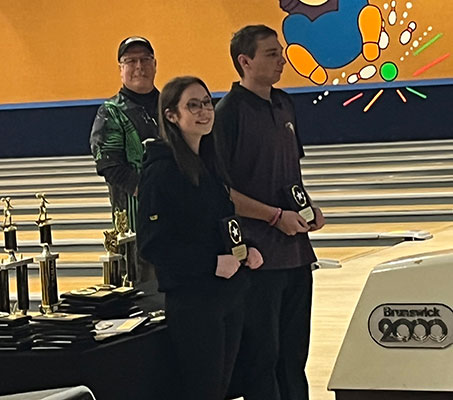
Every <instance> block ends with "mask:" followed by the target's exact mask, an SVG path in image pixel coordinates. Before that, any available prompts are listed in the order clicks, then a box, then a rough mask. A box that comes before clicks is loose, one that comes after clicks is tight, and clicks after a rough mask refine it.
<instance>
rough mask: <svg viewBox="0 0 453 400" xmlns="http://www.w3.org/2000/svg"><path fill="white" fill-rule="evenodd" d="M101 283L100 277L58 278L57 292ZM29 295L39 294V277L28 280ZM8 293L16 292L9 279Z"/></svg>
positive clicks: (12, 282) (13, 280)
mask: <svg viewBox="0 0 453 400" xmlns="http://www.w3.org/2000/svg"><path fill="white" fill-rule="evenodd" d="M101 283H102V276H58V292H59V293H64V292H68V291H69V290H74V289H79V288H83V287H87V286H93V285H98V284H101ZM28 285H29V290H30V293H33V294H40V293H41V283H40V280H39V276H37V275H33V276H29V278H28ZM9 290H10V293H15V292H16V290H17V285H16V279H14V278H13V279H10V286H9Z"/></svg>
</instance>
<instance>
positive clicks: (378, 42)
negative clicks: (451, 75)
mask: <svg viewBox="0 0 453 400" xmlns="http://www.w3.org/2000/svg"><path fill="white" fill-rule="evenodd" d="M419 3H420V2H418V3H417V2H416V5H418V4H419ZM280 7H281V9H282V10H284V11H285V12H287V13H288V15H287V16H286V17H285V18H284V20H283V23H282V32H283V36H284V39H285V41H286V43H287V46H286V49H285V52H286V57H287V59H288V61H289V63H290V64H291V66H292V68H293V69H294V70H295V71H296V72H297V73H298V74H299V75H300V76H301V77H303V79H304V80H306V81H309V82H311V84H313V85H317V86H320V87H322V86H324V85H325V86H326V85H333V86H336V85H338V84H342V85H355V84H357V83H358V82H365V81H368V80H372V79H373V82H383V83H388V82H393V81H395V80H396V79H397V78H398V76H399V72H400V70H403V69H405V68H406V64H409V63H407V62H406V63H405V61H406V60H407V59H408V58H409V57H416V56H417V55H419V54H420V53H422V52H423V51H425V50H426V49H428V48H430V47H431V46H434V45H435V44H436V43H437V42H438V41H439V40H440V39H441V38H442V37H443V33H442V32H436V30H435V29H434V28H433V26H432V25H430V21H429V15H428V14H424V15H425V16H427V17H426V18H424V20H423V21H422V20H418V19H415V18H411V11H412V10H413V8H414V7H415V5H414V2H413V1H407V0H401V1H400V0H392V1H388V2H384V3H381V4H380V5H377V4H373V3H372V2H369V1H367V0H353V1H352V0H280ZM425 7H426V4H425ZM392 47H393V53H392V54H393V56H391V57H390V58H389V57H388V56H386V52H387V50H388V49H391V48H392ZM395 48H397V49H398V50H397V51H398V52H399V53H400V56H399V57H395V54H396V53H395ZM432 54H433V56H432V59H431V61H430V62H428V63H426V64H420V65H418V64H417V62H415V63H414V61H413V60H411V63H410V65H408V67H407V68H410V69H411V70H410V74H411V75H412V78H417V77H419V76H420V77H423V74H424V73H425V72H426V71H428V70H429V69H431V68H434V67H436V66H437V65H438V64H440V63H442V62H443V61H445V60H446V59H447V58H448V57H449V56H450V53H449V52H443V51H440V52H439V51H437V52H432ZM357 60H359V62H358V64H357V62H356V65H359V66H358V67H356V69H355V70H354V72H352V73H351V72H349V73H347V72H345V71H343V70H342V69H343V68H344V67H346V66H349V65H350V64H351V63H352V62H353V61H357ZM414 65H417V66H416V67H415V68H414ZM349 70H350V68H349ZM407 73H408V71H407V70H406V76H407ZM302 84H304V83H302ZM305 84H307V83H305ZM385 87H389V86H388V85H387V86H386V85H383V88H382V89H380V90H378V91H377V93H376V94H375V95H374V97H373V98H372V99H371V101H369V102H368V103H367V104H366V105H365V106H364V108H363V111H364V112H367V111H368V110H370V108H371V107H372V106H373V104H374V103H375V102H376V101H377V100H378V99H379V98H380V96H381V95H382V93H383V92H384V88H385ZM392 90H393V91H394V92H395V93H396V94H397V95H398V96H399V98H400V99H401V101H402V102H404V103H406V102H407V96H409V95H415V96H419V97H421V98H423V99H426V98H427V96H426V95H425V94H423V93H421V92H420V91H418V90H416V89H414V88H412V87H410V86H405V87H404V89H403V88H397V89H392ZM327 95H328V91H325V92H324V93H323V94H322V95H318V96H317V97H316V98H315V99H314V100H313V104H315V105H316V104H318V103H319V102H320V101H321V100H322V99H323V98H324V97H325V96H327ZM362 96H363V92H360V93H358V94H356V95H354V96H353V97H351V98H349V99H345V101H344V102H343V106H344V107H347V106H348V105H350V104H351V103H353V102H355V101H357V100H359V99H360V98H361V97H362Z"/></svg>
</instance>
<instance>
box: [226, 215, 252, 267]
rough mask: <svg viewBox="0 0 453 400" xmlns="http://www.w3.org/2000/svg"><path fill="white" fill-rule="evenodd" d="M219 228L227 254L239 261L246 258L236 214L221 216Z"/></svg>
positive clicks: (245, 248)
mask: <svg viewBox="0 0 453 400" xmlns="http://www.w3.org/2000/svg"><path fill="white" fill-rule="evenodd" d="M220 229H221V232H222V236H223V241H224V243H225V251H226V252H227V254H232V255H233V256H235V257H236V258H237V259H238V260H239V261H244V260H245V259H246V258H247V246H246V245H245V244H244V242H243V241H242V231H241V226H240V223H239V218H238V217H236V216H232V217H227V218H223V219H222V220H221V224H220Z"/></svg>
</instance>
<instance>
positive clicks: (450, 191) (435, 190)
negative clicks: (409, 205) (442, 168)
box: [307, 176, 453, 200]
mask: <svg viewBox="0 0 453 400" xmlns="http://www.w3.org/2000/svg"><path fill="white" fill-rule="evenodd" d="M450 177H451V176H450ZM430 179H431V180H432V179H433V178H430ZM354 181H355V182H363V180H362V179H351V182H354ZM307 188H308V192H309V193H311V190H310V189H311V188H310V186H309V185H307ZM444 193H445V194H447V195H453V184H452V186H451V187H429V188H404V189H403V190H401V189H387V188H384V189H379V188H377V189H360V188H354V189H343V188H341V189H317V190H316V193H314V194H312V197H313V199H314V200H316V198H317V197H322V198H325V197H329V196H332V197H338V196H342V197H343V196H344V197H349V196H351V197H352V196H357V197H373V196H374V197H376V198H383V197H384V196H386V195H387V196H395V197H405V196H430V195H431V194H439V195H441V194H444Z"/></svg>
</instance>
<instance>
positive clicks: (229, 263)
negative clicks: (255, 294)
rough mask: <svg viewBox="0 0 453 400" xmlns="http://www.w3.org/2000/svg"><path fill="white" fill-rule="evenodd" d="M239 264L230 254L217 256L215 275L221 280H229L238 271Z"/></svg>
mask: <svg viewBox="0 0 453 400" xmlns="http://www.w3.org/2000/svg"><path fill="white" fill-rule="evenodd" d="M240 265H241V263H240V262H239V260H238V259H237V258H236V257H235V256H233V255H231V254H223V255H221V256H217V268H216V270H215V274H216V275H217V276H220V277H221V278H225V279H230V278H231V277H232V276H233V275H234V274H235V273H236V272H237V270H238V269H239V267H240Z"/></svg>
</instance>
